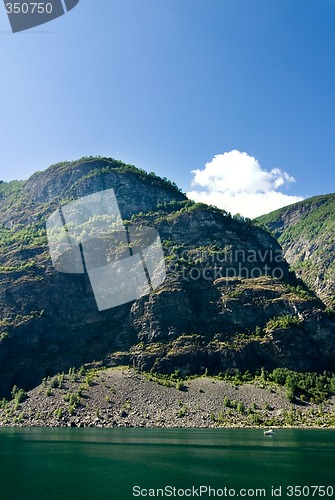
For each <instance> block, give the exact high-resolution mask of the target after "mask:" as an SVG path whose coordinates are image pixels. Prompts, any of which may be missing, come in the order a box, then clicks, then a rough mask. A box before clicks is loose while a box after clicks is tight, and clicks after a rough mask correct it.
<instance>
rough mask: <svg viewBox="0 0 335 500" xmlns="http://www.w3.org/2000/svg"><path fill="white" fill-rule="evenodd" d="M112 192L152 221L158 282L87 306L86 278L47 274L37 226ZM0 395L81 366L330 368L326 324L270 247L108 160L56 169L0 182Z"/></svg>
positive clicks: (258, 234)
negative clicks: (76, 203)
mask: <svg viewBox="0 0 335 500" xmlns="http://www.w3.org/2000/svg"><path fill="white" fill-rule="evenodd" d="M111 187H112V188H113V189H114V190H115V193H116V195H117V199H118V202H119V206H120V210H121V213H122V216H123V218H124V219H128V220H130V219H131V223H132V224H134V225H137V226H139V225H149V226H154V227H156V229H157V230H158V232H159V234H160V237H161V240H162V243H163V249H164V253H165V263H166V270H167V278H166V280H165V282H164V283H163V284H162V285H161V286H160V287H159V288H157V289H156V290H155V291H154V292H152V293H151V294H149V295H147V296H144V297H141V298H140V299H138V300H136V301H132V302H129V303H127V304H124V305H120V306H118V307H115V308H113V309H108V310H105V311H100V312H99V311H98V309H97V306H96V302H95V299H94V296H93V293H92V288H91V285H90V281H89V280H88V277H87V275H86V274H83V275H79V274H78V275H75V274H62V273H59V272H57V271H55V270H54V268H53V266H52V263H51V260H50V256H49V252H48V247H47V241H46V231H45V220H46V218H47V217H48V216H49V215H50V214H51V213H52V212H53V211H54V210H55V209H56V208H57V207H58V206H59V205H63V204H64V203H67V202H68V201H69V200H71V199H76V198H79V197H81V196H86V195H88V194H91V193H94V192H96V191H101V190H104V189H108V188H111ZM0 208H1V216H0V225H1V228H2V229H1V230H0V252H1V253H0V287H1V288H0V303H1V318H0V392H1V394H5V395H8V393H9V392H10V389H11V387H12V386H13V385H14V384H16V385H18V386H20V387H24V388H31V387H33V386H35V385H37V384H38V383H39V382H40V380H41V379H42V378H43V377H45V376H47V375H52V374H54V373H57V372H61V371H63V370H64V371H67V370H68V369H69V368H70V367H71V366H75V367H78V366H80V365H81V364H83V363H85V362H91V361H94V360H95V361H98V360H102V361H103V363H104V364H105V365H106V366H110V365H114V364H118V363H131V364H133V365H134V366H136V367H138V368H140V369H151V368H153V369H155V370H160V371H162V372H169V371H174V370H175V369H180V370H181V371H182V372H184V373H202V372H204V371H205V370H206V369H207V370H208V371H210V372H211V371H212V372H213V373H215V372H216V373H217V372H220V371H224V370H226V369H234V368H239V369H242V370H246V369H248V370H255V369H258V368H260V367H262V366H264V367H265V368H267V369H272V368H274V367H277V366H286V367H289V368H295V369H299V370H319V369H320V370H323V369H331V367H332V366H333V362H334V359H335V340H334V339H335V336H334V324H335V322H334V319H333V318H332V317H331V316H329V315H328V314H326V313H325V311H324V305H323V304H322V303H321V301H320V300H318V299H317V298H316V297H315V296H314V295H313V294H312V293H311V292H310V291H309V290H308V289H307V288H306V287H305V286H304V285H303V283H300V282H298V281H297V280H296V278H295V276H294V275H293V274H292V273H290V271H289V268H288V264H287V263H286V261H285V260H284V259H283V257H282V254H281V248H280V246H279V245H278V243H277V241H276V240H275V239H274V238H273V237H272V236H270V234H268V233H267V232H266V231H264V230H263V229H260V228H258V227H255V226H254V225H251V224H249V223H246V222H243V221H240V220H235V219H234V218H232V217H230V216H229V215H228V214H226V213H225V212H224V211H220V210H218V209H214V208H211V207H207V206H205V205H202V204H194V203H193V202H190V201H188V200H187V199H186V197H185V196H184V195H183V194H182V193H181V192H180V191H179V190H178V189H177V187H176V186H175V185H174V184H173V183H170V182H169V181H167V180H166V179H160V178H158V177H156V176H154V175H153V174H150V175H148V174H145V172H143V171H140V170H137V169H136V168H135V167H133V166H127V165H124V164H123V163H121V162H118V161H116V160H112V159H96V158H90V159H84V160H80V161H77V162H73V163H65V164H59V165H56V166H53V167H50V168H49V169H47V170H46V171H45V172H41V173H37V174H35V175H33V176H32V177H31V178H30V179H29V180H28V181H26V182H25V183H21V184H20V183H19V184H11V183H3V184H1V185H0Z"/></svg>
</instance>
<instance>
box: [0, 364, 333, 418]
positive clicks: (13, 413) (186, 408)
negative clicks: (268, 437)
mask: <svg viewBox="0 0 335 500" xmlns="http://www.w3.org/2000/svg"><path fill="white" fill-rule="evenodd" d="M158 382H159V383H157V380H154V379H153V377H152V376H149V375H147V374H143V373H138V372H137V371H135V370H133V369H131V368H127V367H126V368H108V369H99V370H93V371H92V370H91V371H89V372H86V373H85V374H83V373H80V371H79V372H77V373H76V372H75V371H72V372H71V371H70V372H69V374H66V375H64V374H62V375H57V376H55V377H53V378H48V379H47V380H44V381H43V383H42V384H41V385H40V386H38V387H36V388H34V389H33V390H31V391H29V392H28V393H27V394H25V393H23V391H21V393H20V391H18V392H17V393H16V394H15V395H14V398H13V400H12V401H9V402H6V401H3V402H2V408H1V410H0V427H28V426H32V427H164V428H173V427H195V428H197V427H199V428H200V427H201V428H206V427H264V428H268V427H324V428H325V427H334V426H335V397H334V396H333V397H332V398H331V399H329V400H328V401H327V402H324V403H322V404H320V405H318V404H314V403H307V402H302V401H295V402H294V403H291V402H289V401H288V399H287V396H286V394H285V391H284V389H283V388H282V387H279V386H268V385H264V384H261V383H244V384H238V385H236V384H234V383H231V382H227V381H224V380H219V379H217V378H211V377H205V376H203V377H198V378H192V379H187V380H185V381H183V382H182V383H181V382H180V381H179V382H177V383H173V382H171V383H170V384H166V383H164V385H162V381H159V380H158ZM166 385H167V386H166Z"/></svg>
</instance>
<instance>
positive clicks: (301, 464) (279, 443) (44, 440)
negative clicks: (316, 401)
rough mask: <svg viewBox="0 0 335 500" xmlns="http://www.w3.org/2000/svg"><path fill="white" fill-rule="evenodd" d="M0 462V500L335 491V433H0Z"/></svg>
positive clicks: (102, 499)
mask: <svg viewBox="0 0 335 500" xmlns="http://www.w3.org/2000/svg"><path fill="white" fill-rule="evenodd" d="M0 460H1V463H0V485H1V486H0V488H1V489H0V491H1V498H6V499H13V500H23V499H24V500H30V499H31V500H77V499H78V500H79V499H80V500H108V499H111V500H112V499H113V500H126V499H131V498H136V497H135V496H133V487H134V486H139V487H141V488H142V489H149V488H151V489H155V488H164V487H165V486H172V487H175V488H176V489H186V488H192V487H195V488H197V487H200V486H201V485H205V486H208V487H212V488H213V489H218V490H219V489H221V490H222V491H223V489H224V488H225V487H227V488H230V489H232V488H234V489H235V490H236V491H237V494H238V492H239V491H240V489H241V488H245V489H249V488H250V489H254V490H255V489H264V490H265V491H266V497H267V498H274V497H273V495H271V488H272V487H273V486H274V487H275V488H278V487H279V486H281V487H282V491H281V498H290V497H289V496H288V495H287V491H286V487H287V486H288V485H293V486H295V485H300V486H306V485H307V486H311V485H317V486H319V485H323V486H329V485H331V486H333V487H334V490H335V484H334V483H335V430H294V429H278V430H277V431H276V435H275V436H271V437H270V436H264V435H263V431H262V430H259V429H93V428H92V429H91V428H86V429H61V428H58V429H48V428H43V429H41V428H31V429H0ZM227 491H228V490H227ZM305 491H307V490H305ZM329 491H330V490H329ZM144 493H145V492H144ZM147 493H148V494H149V493H150V492H149V491H148V492H147ZM151 493H153V492H151ZM180 493H182V492H180ZM187 493H188V492H187ZM219 493H220V492H219ZM277 493H278V490H277ZM196 496H197V495H195V496H194V497H196ZM227 496H228V495H227ZM251 496H257V495H256V493H255V494H254V495H252V491H250V492H249V495H248V496H247V497H251ZM202 497H203V498H210V496H208V494H207V495H205V494H203V495H202ZM211 497H213V495H212V496H211ZM317 497H318V496H315V497H313V498H317ZM142 498H144V497H142ZM217 498H218V497H217ZM305 498H306V495H305ZM307 498H312V495H311V494H310V495H309V496H307ZM325 498H329V497H327V496H326V497H325Z"/></svg>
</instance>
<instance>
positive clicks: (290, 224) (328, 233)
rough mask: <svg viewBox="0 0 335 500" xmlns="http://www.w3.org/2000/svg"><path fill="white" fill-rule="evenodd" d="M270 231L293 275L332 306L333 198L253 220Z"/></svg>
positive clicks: (334, 282) (313, 200) (317, 199)
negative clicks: (276, 240)
mask: <svg viewBox="0 0 335 500" xmlns="http://www.w3.org/2000/svg"><path fill="white" fill-rule="evenodd" d="M257 220H258V221H259V222H260V223H261V224H263V225H264V226H265V227H266V228H267V229H269V230H270V231H272V233H273V234H274V236H275V237H276V238H277V239H278V241H279V242H280V244H281V245H282V247H283V250H284V255H285V258H286V260H287V261H288V262H289V263H290V264H291V266H292V268H293V269H294V270H295V272H296V274H297V275H298V276H299V277H301V278H302V279H303V280H304V281H305V282H306V283H307V284H308V286H309V287H310V288H311V289H312V290H314V291H315V292H316V293H317V295H318V296H319V297H320V298H321V299H322V300H323V301H324V302H325V303H326V304H328V305H329V306H330V307H334V306H335V264H334V258H335V239H334V234H335V233H334V231H335V194H330V195H324V196H315V197H313V198H309V199H307V200H304V201H302V202H299V203H295V204H294V205H291V206H289V207H285V208H282V209H280V210H276V211H275V212H272V213H270V214H268V215H264V216H262V217H259V218H258V219H257Z"/></svg>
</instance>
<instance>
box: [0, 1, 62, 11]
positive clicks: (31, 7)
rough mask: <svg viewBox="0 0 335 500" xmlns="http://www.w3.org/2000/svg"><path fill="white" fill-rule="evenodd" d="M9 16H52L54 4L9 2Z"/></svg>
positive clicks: (7, 4) (7, 5) (7, 7)
mask: <svg viewBox="0 0 335 500" xmlns="http://www.w3.org/2000/svg"><path fill="white" fill-rule="evenodd" d="M6 10H7V14H51V13H52V4H51V3H50V2H49V3H44V2H23V3H19V2H7V3H6Z"/></svg>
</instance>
